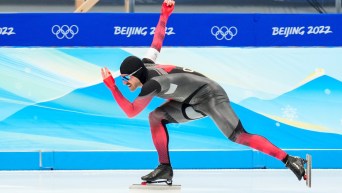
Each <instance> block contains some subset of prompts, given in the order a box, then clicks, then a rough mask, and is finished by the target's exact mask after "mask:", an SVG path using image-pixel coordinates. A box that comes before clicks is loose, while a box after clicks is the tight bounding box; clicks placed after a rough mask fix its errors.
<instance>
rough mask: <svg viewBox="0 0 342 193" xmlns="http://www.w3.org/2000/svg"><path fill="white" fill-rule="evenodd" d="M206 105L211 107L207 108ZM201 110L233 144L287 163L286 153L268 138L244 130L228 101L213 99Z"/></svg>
mask: <svg viewBox="0 0 342 193" xmlns="http://www.w3.org/2000/svg"><path fill="white" fill-rule="evenodd" d="M205 105H209V106H207V107H206V106H205ZM200 108H201V110H202V111H204V112H205V113H206V114H208V115H209V116H210V117H211V118H212V119H213V120H214V121H215V123H216V125H217V126H218V127H219V128H220V130H221V131H222V133H223V134H224V135H225V136H226V137H227V138H229V139H230V140H232V141H233V142H236V143H239V144H243V145H246V146H248V147H251V148H253V149H256V150H259V151H261V152H263V153H265V154H268V155H270V156H273V157H275V158H277V159H279V160H281V161H283V162H285V158H286V156H287V153H286V152H284V151H283V150H281V149H280V148H278V147H276V146H275V145H273V144H272V143H271V142H270V141H269V140H267V139H266V138H264V137H262V136H260V135H253V134H250V133H247V132H246V131H245V130H244V128H243V126H242V124H241V122H240V120H239V118H238V117H237V115H236V114H235V112H234V111H233V109H232V108H231V106H230V104H229V101H228V99H227V100H226V101H222V100H221V101H218V100H215V99H211V100H209V102H207V103H205V104H204V105H202V106H201V107H200ZM203 108H206V109H207V110H205V109H203Z"/></svg>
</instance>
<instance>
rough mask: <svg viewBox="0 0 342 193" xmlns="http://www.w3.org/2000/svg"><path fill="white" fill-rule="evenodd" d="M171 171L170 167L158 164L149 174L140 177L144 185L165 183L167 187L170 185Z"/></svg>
mask: <svg viewBox="0 0 342 193" xmlns="http://www.w3.org/2000/svg"><path fill="white" fill-rule="evenodd" d="M172 177H173V170H172V167H171V166H170V165H165V164H160V165H159V166H158V167H157V168H156V169H154V170H153V171H152V172H151V173H149V174H147V175H145V176H142V177H141V179H142V180H143V181H145V182H143V183H142V184H146V183H148V184H149V183H162V182H165V183H166V184H167V185H172Z"/></svg>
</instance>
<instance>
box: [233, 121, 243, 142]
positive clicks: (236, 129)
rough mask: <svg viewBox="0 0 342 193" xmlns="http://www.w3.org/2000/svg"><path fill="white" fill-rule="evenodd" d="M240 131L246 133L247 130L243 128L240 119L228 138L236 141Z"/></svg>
mask: <svg viewBox="0 0 342 193" xmlns="http://www.w3.org/2000/svg"><path fill="white" fill-rule="evenodd" d="M241 133H247V132H246V131H245V129H244V128H243V126H242V124H241V121H239V123H238V125H237V126H236V128H235V129H234V131H233V133H232V134H231V135H230V137H229V139H230V140H232V141H236V139H237V138H238V136H239V135H241Z"/></svg>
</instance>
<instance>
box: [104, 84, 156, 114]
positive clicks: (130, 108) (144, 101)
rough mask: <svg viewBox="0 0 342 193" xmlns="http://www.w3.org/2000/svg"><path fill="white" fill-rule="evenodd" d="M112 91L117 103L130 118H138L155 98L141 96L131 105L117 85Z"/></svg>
mask: <svg viewBox="0 0 342 193" xmlns="http://www.w3.org/2000/svg"><path fill="white" fill-rule="evenodd" d="M110 90H111V91H112V94H113V96H114V98H115V100H116V102H117V103H118V104H119V106H120V107H121V109H122V110H123V111H124V112H125V113H126V115H127V116H128V117H130V118H132V117H134V116H136V115H137V114H139V113H140V112H141V111H142V110H144V109H145V107H146V106H147V105H148V103H150V101H151V100H152V98H153V96H143V97H141V96H139V97H137V98H136V99H135V100H134V101H133V103H131V102H130V101H129V100H127V99H126V98H125V97H124V96H123V95H122V93H121V92H120V90H119V89H118V87H117V86H116V85H115V86H114V87H111V88H110Z"/></svg>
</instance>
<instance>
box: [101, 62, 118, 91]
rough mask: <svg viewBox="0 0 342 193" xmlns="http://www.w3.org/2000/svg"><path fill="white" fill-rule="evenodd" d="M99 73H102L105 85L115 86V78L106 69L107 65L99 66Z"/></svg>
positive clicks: (111, 87) (110, 87)
mask: <svg viewBox="0 0 342 193" xmlns="http://www.w3.org/2000/svg"><path fill="white" fill-rule="evenodd" d="M101 74H102V78H103V82H104V83H105V84H106V86H107V87H108V88H109V89H113V88H114V87H115V80H114V78H113V76H112V74H111V73H110V71H109V70H108V68H107V67H104V68H101Z"/></svg>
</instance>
